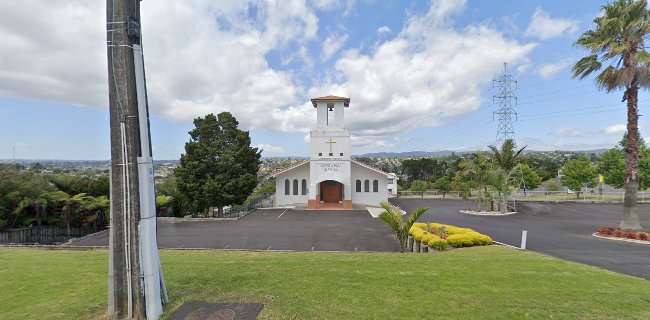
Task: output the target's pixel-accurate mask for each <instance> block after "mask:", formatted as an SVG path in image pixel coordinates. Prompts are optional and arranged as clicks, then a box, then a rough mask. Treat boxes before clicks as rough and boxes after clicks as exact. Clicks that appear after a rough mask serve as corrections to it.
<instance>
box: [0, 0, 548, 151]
mask: <svg viewBox="0 0 650 320" xmlns="http://www.w3.org/2000/svg"><path fill="white" fill-rule="evenodd" d="M326 3H334V2H327V1H325V2H323V1H321V6H320V7H319V8H321V9H322V8H329V6H326V5H325V4H326ZM353 5H354V1H351V0H349V1H346V2H345V3H342V4H341V8H340V10H343V9H344V8H345V9H346V11H347V10H348V9H349V8H352V7H353ZM103 6H104V2H102V1H85V0H68V1H66V2H65V4H61V3H60V2H58V1H39V0H24V1H21V5H20V6H16V5H14V4H12V3H11V2H7V1H3V2H0V21H2V22H1V23H0V38H1V39H3V44H2V47H3V50H0V96H8V97H17V98H27V99H42V100H49V101H56V102H62V103H72V104H77V105H87V106H98V107H106V105H107V87H108V86H107V75H106V68H107V67H106V46H105V45H106V43H105V41H106V35H105V30H104V26H105V25H104V21H105V17H104V14H105V9H104V7H103ZM254 8H256V9H257V10H254V12H256V14H254V15H251V14H250V13H251V12H252V11H253V9H254ZM464 8H465V1H456V0H441V1H433V2H431V6H430V8H429V10H428V11H427V12H425V13H423V14H420V15H411V16H409V18H408V19H407V21H406V23H405V25H404V27H403V29H402V30H401V31H399V32H395V35H394V37H392V38H388V39H386V41H385V42H383V43H381V44H378V45H377V47H375V48H374V49H373V50H372V51H370V52H365V51H364V52H362V51H360V50H359V49H354V48H353V49H348V50H347V51H344V52H343V53H342V54H341V56H340V57H338V58H337V60H336V63H335V69H334V70H325V71H324V72H325V73H326V75H325V76H324V77H319V79H318V81H316V82H314V84H310V83H304V82H302V81H303V80H298V79H297V78H298V77H297V76H296V75H295V74H294V73H293V72H292V71H291V70H287V69H279V68H274V67H272V66H271V65H270V64H269V62H268V61H267V58H266V57H267V55H268V54H269V53H272V52H273V53H277V52H282V50H284V51H285V52H291V51H294V48H295V49H296V50H298V48H305V47H306V44H308V43H310V42H313V41H318V39H317V38H316V36H317V31H318V27H319V26H318V23H319V19H318V16H317V15H316V12H315V10H316V9H315V8H314V7H313V6H310V5H308V4H307V3H306V2H305V1H293V2H284V1H283V2H267V1H254V0H251V1H210V0H195V1H174V0H158V1H144V2H142V14H143V17H142V23H143V26H142V30H143V37H144V39H143V41H144V49H145V62H146V68H147V85H148V89H149V99H150V105H151V111H152V113H153V114H155V115H158V116H162V117H164V118H167V119H172V120H177V121H189V120H191V119H193V118H194V117H196V116H203V115H205V114H206V113H209V112H215V113H216V112H220V111H231V112H233V113H234V115H235V116H236V117H237V119H238V120H239V121H240V123H241V125H242V127H244V128H246V129H254V128H265V129H267V130H273V131H281V132H307V131H308V130H309V129H311V128H312V127H313V125H314V123H315V113H314V111H313V108H312V107H311V104H310V103H309V101H308V99H307V98H309V97H315V96H323V95H328V94H335V95H348V96H350V97H351V99H352V104H351V107H350V108H349V109H348V113H347V115H346V121H347V127H348V128H350V129H351V130H352V131H353V132H354V133H355V134H356V135H357V136H358V138H357V139H362V138H363V137H378V138H377V139H375V141H383V140H385V138H386V137H388V136H391V137H392V136H394V135H395V134H396V133H399V132H401V131H405V130H411V129H415V128H418V127H434V126H437V125H439V124H440V123H441V122H443V121H446V120H448V119H450V118H455V117H459V116H463V115H466V114H469V113H471V112H473V111H475V110H477V109H478V108H479V106H480V105H481V103H482V101H481V93H482V90H483V89H484V88H486V87H488V86H489V85H490V84H491V79H492V78H493V76H494V75H495V74H496V73H498V72H499V70H500V68H501V66H502V63H503V62H504V61H507V62H509V63H510V64H511V65H512V66H513V68H517V66H518V65H520V64H523V63H525V62H526V61H527V56H528V55H529V53H530V52H531V50H532V49H533V48H534V46H535V45H534V44H525V43H520V42H518V41H517V40H514V39H510V38H507V37H506V36H505V35H504V34H503V33H502V32H500V31H499V30H497V29H495V28H494V27H490V26H489V25H487V24H470V25H468V26H463V28H455V26H454V20H453V17H454V15H456V14H459V13H461V12H462V11H463V10H464ZM161 17H164V18H161ZM333 39H334V38H333ZM337 39H338V40H339V41H340V40H341V39H344V40H347V38H346V36H342V37H338V38H337ZM441 43H444V44H445V45H444V46H442V45H440V44H441ZM333 47H334V46H333ZM339 49H340V47H339ZM339 49H337V50H335V51H334V53H335V52H336V51H338V50H339ZM305 50H306V49H300V52H301V53H300V54H298V55H296V56H295V57H293V58H291V57H286V56H283V57H281V58H283V59H284V60H285V61H290V60H287V59H301V60H303V61H304V60H307V57H308V52H305ZM294 52H295V51H294ZM334 53H331V54H330V57H332V56H334ZM287 63H288V62H287ZM313 80H316V79H315V78H314V79H313ZM303 83H304V84H303ZM363 139H365V138H363ZM357 141H364V140H357ZM384 143H385V142H384ZM366 145H367V144H366ZM378 146H379V145H378Z"/></svg>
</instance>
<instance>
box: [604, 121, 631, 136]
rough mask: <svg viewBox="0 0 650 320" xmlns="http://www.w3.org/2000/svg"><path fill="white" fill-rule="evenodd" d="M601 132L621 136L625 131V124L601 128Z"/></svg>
mask: <svg viewBox="0 0 650 320" xmlns="http://www.w3.org/2000/svg"><path fill="white" fill-rule="evenodd" d="M602 132H603V134H607V135H613V136H623V134H625V133H626V132H627V126H626V125H625V124H622V123H621V124H615V125H613V126H609V127H607V128H605V129H603V131H602Z"/></svg>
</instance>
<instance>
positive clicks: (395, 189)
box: [386, 177, 397, 194]
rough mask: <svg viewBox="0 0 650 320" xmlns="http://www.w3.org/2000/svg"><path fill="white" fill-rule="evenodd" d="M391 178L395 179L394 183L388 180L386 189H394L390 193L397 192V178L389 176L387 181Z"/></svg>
mask: <svg viewBox="0 0 650 320" xmlns="http://www.w3.org/2000/svg"><path fill="white" fill-rule="evenodd" d="M389 179H393V183H388V182H386V189H387V190H392V191H388V194H397V178H393V177H388V178H387V180H386V181H388V180H389Z"/></svg>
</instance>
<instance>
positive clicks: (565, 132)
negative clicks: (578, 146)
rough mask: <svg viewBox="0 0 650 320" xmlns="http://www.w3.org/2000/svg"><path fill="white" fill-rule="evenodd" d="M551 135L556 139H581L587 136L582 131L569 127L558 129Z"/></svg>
mask: <svg viewBox="0 0 650 320" xmlns="http://www.w3.org/2000/svg"><path fill="white" fill-rule="evenodd" d="M549 134H550V135H552V136H556V137H580V136H583V135H585V133H584V132H582V131H579V130H576V129H573V128H568V127H564V128H559V129H556V130H554V131H552V132H549Z"/></svg>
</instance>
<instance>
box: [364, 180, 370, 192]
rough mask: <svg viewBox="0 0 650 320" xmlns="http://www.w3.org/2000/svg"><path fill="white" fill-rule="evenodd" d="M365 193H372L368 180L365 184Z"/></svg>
mask: <svg viewBox="0 0 650 320" xmlns="http://www.w3.org/2000/svg"><path fill="white" fill-rule="evenodd" d="M363 191H364V192H370V180H366V181H364V182H363Z"/></svg>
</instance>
